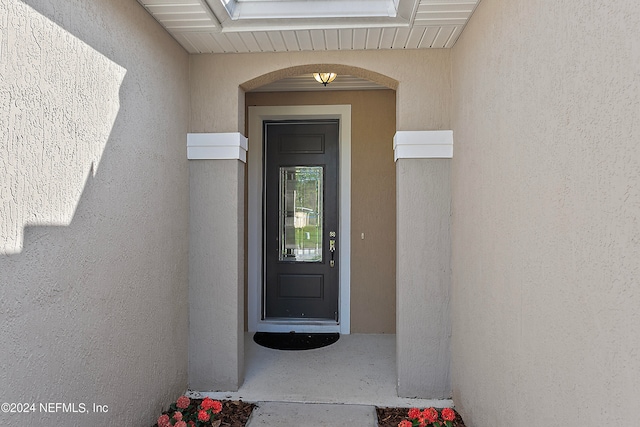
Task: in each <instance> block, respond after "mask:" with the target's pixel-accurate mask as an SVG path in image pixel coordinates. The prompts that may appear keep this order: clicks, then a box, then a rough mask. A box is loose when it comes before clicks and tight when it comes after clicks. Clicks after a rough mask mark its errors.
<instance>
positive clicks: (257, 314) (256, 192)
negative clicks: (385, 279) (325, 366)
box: [247, 105, 351, 334]
mask: <svg viewBox="0 0 640 427" xmlns="http://www.w3.org/2000/svg"><path fill="white" fill-rule="evenodd" d="M291 119H293V120H304V119H338V120H339V121H340V150H339V170H340V172H339V173H340V177H339V184H338V185H339V189H338V193H339V195H338V200H339V212H338V216H339V222H340V225H339V234H338V244H339V249H340V250H339V255H338V261H339V265H340V274H339V287H340V292H339V302H338V304H339V310H340V312H339V321H338V322H337V323H336V322H304V323H303V322H298V323H296V322H289V321H266V320H262V319H261V317H262V316H261V301H262V277H263V271H262V265H263V264H262V248H263V242H262V221H263V213H262V179H263V178H262V177H263V173H262V158H263V153H262V149H263V144H262V139H263V135H262V133H263V126H262V122H263V121H264V120H291ZM248 122H249V150H248V153H247V154H248V158H249V161H248V174H249V177H248V181H249V182H248V185H249V189H248V218H247V220H248V230H247V231H248V236H247V237H248V254H247V264H248V272H247V280H248V296H247V297H248V298H247V310H248V313H247V320H248V322H249V324H248V330H249V332H256V331H262V332H289V331H291V330H295V331H296V332H340V333H341V334H349V333H350V331H351V285H350V278H351V265H350V259H351V105H303V106H300V105H296V106H261V107H249V117H248Z"/></svg>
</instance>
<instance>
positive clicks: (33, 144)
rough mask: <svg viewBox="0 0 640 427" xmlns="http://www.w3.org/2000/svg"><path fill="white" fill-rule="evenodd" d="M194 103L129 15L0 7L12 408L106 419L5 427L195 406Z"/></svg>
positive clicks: (170, 55)
mask: <svg viewBox="0 0 640 427" xmlns="http://www.w3.org/2000/svg"><path fill="white" fill-rule="evenodd" d="M188 98H189V90H188V58H187V54H186V53H185V52H184V50H183V49H182V48H181V47H180V46H179V45H178V44H177V43H176V42H175V41H174V40H172V39H171V37H169V36H168V35H167V34H166V32H165V31H164V30H163V29H162V28H161V27H160V26H159V25H158V24H157V23H156V22H155V21H154V20H153V18H152V17H150V16H149V15H148V13H146V12H145V11H144V10H143V9H142V8H141V7H140V6H139V4H138V3H136V2H135V1H129V0H126V1H125V0H112V1H108V2H103V1H64V2H50V1H35V0H28V1H17V0H3V1H2V2H0V199H1V205H0V236H1V239H2V240H1V246H0V252H1V254H0V322H1V323H2V329H1V332H0V341H1V342H2V351H0V366H2V369H1V370H0V382H1V383H2V401H3V402H16V403H17V402H22V403H25V402H34V403H36V404H39V403H47V402H60V403H63V402H64V403H75V405H76V406H75V408H76V409H77V408H79V404H80V403H85V404H86V405H87V408H88V409H91V404H92V403H97V404H102V405H107V406H108V408H109V414H108V415H105V414H89V415H85V414H72V413H63V412H61V411H60V412H57V413H49V414H46V413H44V412H42V411H40V410H39V407H38V408H37V409H38V410H37V411H36V413H35V414H5V413H2V414H0V424H2V425H18V424H20V425H67V426H88V425H90V426H110V425H114V423H116V424H119V425H130V426H133V425H150V424H152V422H153V420H154V419H155V418H156V417H157V415H158V414H159V413H160V410H161V409H162V408H166V406H167V405H168V404H169V403H170V402H171V400H172V399H175V397H176V396H177V395H179V393H181V392H183V391H184V390H185V388H186V386H187V324H188V316H187V312H188V297H187V280H188V276H187V274H188V258H187V251H188V209H187V206H188V204H189V198H188V168H187V160H186V156H185V154H184V152H185V135H186V132H187V126H188V108H189V99H188ZM23 233H24V237H23ZM132 405H133V406H132Z"/></svg>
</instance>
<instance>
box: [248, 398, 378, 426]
mask: <svg viewBox="0 0 640 427" xmlns="http://www.w3.org/2000/svg"><path fill="white" fill-rule="evenodd" d="M256 405H257V408H255V409H254V410H253V413H252V414H251V418H249V422H248V423H247V427H276V426H277V427H297V426H305V427H336V426H357V427H377V425H378V420H377V416H376V409H375V407H374V406H364V405H340V404H322V403H285V402H258V403H257V404H256Z"/></svg>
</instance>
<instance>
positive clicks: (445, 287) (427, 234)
mask: <svg viewBox="0 0 640 427" xmlns="http://www.w3.org/2000/svg"><path fill="white" fill-rule="evenodd" d="M450 171H451V161H450V160H449V159H415V158H413V159H411V158H400V159H398V161H397V162H396V181H397V183H398V185H397V188H398V189H397V194H396V200H397V202H396V204H397V212H398V214H397V217H398V224H397V230H398V231H397V235H398V241H397V245H398V254H397V281H396V287H397V291H396V294H397V300H398V308H397V313H396V316H397V322H396V323H397V337H396V361H397V371H398V396H402V397H419V398H429V399H434V398H435V399H448V398H450V397H451V379H450V372H449V368H450V365H451V355H450V352H451V350H450V346H451V315H450V304H449V288H450V282H451V265H450V260H451V243H450V232H451V230H450V224H451V223H450V221H451V186H450V182H449V180H450Z"/></svg>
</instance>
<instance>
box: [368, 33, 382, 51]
mask: <svg viewBox="0 0 640 427" xmlns="http://www.w3.org/2000/svg"><path fill="white" fill-rule="evenodd" d="M381 34H382V29H381V28H369V29H368V30H367V41H366V44H365V49H380V35H381Z"/></svg>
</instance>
